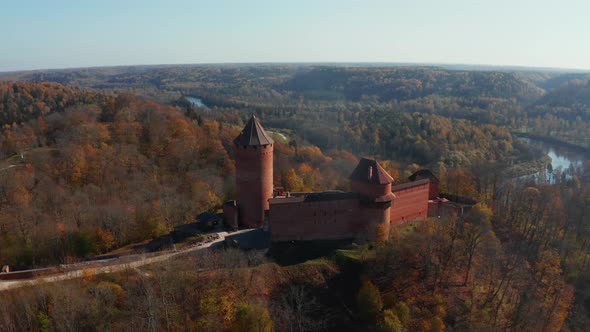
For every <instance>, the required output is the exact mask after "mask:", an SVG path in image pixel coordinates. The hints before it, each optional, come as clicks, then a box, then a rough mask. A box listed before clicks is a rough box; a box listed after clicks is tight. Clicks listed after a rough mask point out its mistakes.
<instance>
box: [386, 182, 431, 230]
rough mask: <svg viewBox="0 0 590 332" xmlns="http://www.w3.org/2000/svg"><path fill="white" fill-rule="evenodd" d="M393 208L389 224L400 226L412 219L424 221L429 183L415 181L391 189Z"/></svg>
mask: <svg viewBox="0 0 590 332" xmlns="http://www.w3.org/2000/svg"><path fill="white" fill-rule="evenodd" d="M393 194H394V195H395V199H394V200H393V206H392V207H391V218H390V223H391V224H392V225H396V224H400V223H403V222H405V221H408V220H412V219H425V218H426V217H427V216H428V196H429V194H430V182H429V181H428V180H425V181H416V182H411V183H409V184H404V185H400V186H394V187H393Z"/></svg>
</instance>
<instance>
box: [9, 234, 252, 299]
mask: <svg viewBox="0 0 590 332" xmlns="http://www.w3.org/2000/svg"><path fill="white" fill-rule="evenodd" d="M250 231H252V229H244V230H240V231H237V232H232V233H228V232H217V233H212V234H218V235H219V238H217V239H216V240H213V241H211V242H208V243H203V244H202V245H192V246H190V247H187V248H184V249H182V250H178V251H164V252H161V253H158V254H152V255H149V254H140V255H129V256H122V257H120V258H110V259H105V260H99V261H91V262H86V263H76V264H70V265H61V266H60V268H61V269H62V270H63V269H66V270H67V269H72V270H70V271H67V272H62V273H58V274H53V275H47V276H40V277H36V278H33V279H25V280H0V291H5V290H9V289H15V288H20V287H25V286H34V285H39V284H43V283H49V282H56V281H62V280H70V279H76V278H82V277H84V276H89V275H96V274H102V273H114V272H121V271H125V270H128V269H135V268H138V267H141V266H144V265H148V264H152V263H157V262H162V261H165V260H168V259H171V258H174V257H176V256H179V255H184V254H187V253H190V252H193V251H197V250H203V249H207V248H210V247H211V246H213V245H215V244H219V243H221V242H223V241H224V240H225V237H226V236H227V235H230V234H231V235H234V234H241V233H247V232H250ZM97 264H99V265H100V266H96V265H97Z"/></svg>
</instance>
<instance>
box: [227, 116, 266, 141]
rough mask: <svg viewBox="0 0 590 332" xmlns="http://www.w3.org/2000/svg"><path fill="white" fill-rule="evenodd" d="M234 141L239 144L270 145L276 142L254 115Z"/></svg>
mask: <svg viewBox="0 0 590 332" xmlns="http://www.w3.org/2000/svg"><path fill="white" fill-rule="evenodd" d="M234 142H235V143H236V144H238V145H268V144H273V143H274V141H273V140H272V138H270V136H269V135H268V134H267V133H266V131H264V128H262V125H261V124H260V122H258V119H256V117H255V116H254V115H252V117H251V118H250V120H249V121H248V123H247V124H246V126H245V127H244V129H242V132H241V133H240V135H238V137H236V139H235V140H234Z"/></svg>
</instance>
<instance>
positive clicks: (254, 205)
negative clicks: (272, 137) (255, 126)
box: [235, 144, 273, 227]
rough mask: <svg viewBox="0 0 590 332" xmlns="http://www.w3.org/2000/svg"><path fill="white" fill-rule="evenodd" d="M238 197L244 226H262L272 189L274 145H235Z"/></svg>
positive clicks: (240, 216) (241, 222)
mask: <svg viewBox="0 0 590 332" xmlns="http://www.w3.org/2000/svg"><path fill="white" fill-rule="evenodd" d="M235 149H236V199H237V202H238V210H239V222H240V226H243V227H262V225H263V223H264V214H265V211H267V210H268V208H269V206H268V200H269V199H270V198H272V190H273V146H272V144H270V145H265V146H236V147H235Z"/></svg>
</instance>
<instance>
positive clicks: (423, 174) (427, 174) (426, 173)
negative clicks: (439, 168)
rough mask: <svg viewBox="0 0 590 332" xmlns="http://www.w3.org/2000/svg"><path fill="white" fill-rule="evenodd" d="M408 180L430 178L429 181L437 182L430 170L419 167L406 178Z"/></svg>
mask: <svg viewBox="0 0 590 332" xmlns="http://www.w3.org/2000/svg"><path fill="white" fill-rule="evenodd" d="M408 179H410V181H416V180H420V179H430V182H438V178H437V177H436V176H435V175H434V174H432V172H431V171H430V170H428V169H421V170H419V171H417V172H415V173H414V174H412V175H410V177H409V178H408Z"/></svg>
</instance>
